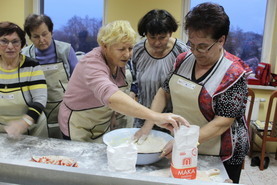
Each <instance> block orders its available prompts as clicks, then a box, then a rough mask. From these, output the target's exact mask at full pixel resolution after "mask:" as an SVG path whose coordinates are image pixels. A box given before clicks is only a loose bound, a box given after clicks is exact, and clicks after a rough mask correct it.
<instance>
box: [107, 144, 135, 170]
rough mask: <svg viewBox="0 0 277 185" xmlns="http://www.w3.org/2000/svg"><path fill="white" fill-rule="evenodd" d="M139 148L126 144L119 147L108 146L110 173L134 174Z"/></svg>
mask: <svg viewBox="0 0 277 185" xmlns="http://www.w3.org/2000/svg"><path fill="white" fill-rule="evenodd" d="M137 155H138V152H137V147H136V145H135V144H134V143H131V142H126V143H123V144H120V145H118V146H109V145H108V146H107V157H108V169H109V171H118V172H127V173H133V172H135V171H136V162H137Z"/></svg>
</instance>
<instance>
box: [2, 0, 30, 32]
mask: <svg viewBox="0 0 277 185" xmlns="http://www.w3.org/2000/svg"><path fill="white" fill-rule="evenodd" d="M32 7H33V0H8V1H7V0H1V6H0V21H10V22H13V23H15V24H18V25H19V26H20V27H21V28H23V24H24V19H25V17H26V16H27V15H28V14H29V13H31V12H32V11H33V8H32Z"/></svg>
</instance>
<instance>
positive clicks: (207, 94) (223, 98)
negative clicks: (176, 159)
mask: <svg viewBox="0 0 277 185" xmlns="http://www.w3.org/2000/svg"><path fill="white" fill-rule="evenodd" d="M229 25H230V21H229V17H228V15H227V14H226V13H225V11H224V8H223V7H222V6H220V5H218V4H212V3H203V4H200V5H198V6H196V7H194V8H193V9H192V10H191V11H189V12H188V14H187V15H186V16H185V30H186V32H187V34H188V42H189V43H190V47H191V51H189V52H186V53H182V54H180V55H179V56H178V57H177V60H176V63H175V69H174V71H173V72H172V73H171V74H169V75H168V79H167V80H166V81H165V83H164V85H163V87H162V88H160V89H159V90H158V93H157V94H156V96H155V98H154V101H153V103H152V105H151V109H152V110H154V111H159V112H161V111H162V110H163V108H164V107H165V104H166V100H167V98H166V97H168V98H169V97H170V98H171V100H172V105H173V113H176V114H179V115H181V116H183V117H184V118H185V119H187V120H188V122H189V123H190V124H194V125H199V126H200V127H201V129H200V136H199V143H200V145H199V147H198V149H199V154H207V155H219V156H220V157H221V159H222V161H223V164H224V166H225V168H226V171H227V173H228V175H229V177H230V179H232V181H233V182H234V183H238V182H239V178H240V172H241V168H242V164H243V161H244V157H245V155H246V154H247V152H248V149H249V137H248V128H247V126H246V122H245V105H246V102H247V84H246V76H247V74H248V72H250V71H251V70H250V68H249V67H248V66H246V65H244V63H243V62H242V61H241V60H240V59H239V58H238V57H236V56H234V55H232V54H230V53H228V52H227V51H225V50H224V47H223V46H224V44H225V42H226V39H227V36H228V32H229ZM146 124H147V123H146ZM172 144H173V142H170V143H168V145H167V146H166V147H165V148H164V152H163V155H165V156H168V157H169V156H170V153H171V150H172Z"/></svg>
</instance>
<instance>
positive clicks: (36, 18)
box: [24, 14, 54, 37]
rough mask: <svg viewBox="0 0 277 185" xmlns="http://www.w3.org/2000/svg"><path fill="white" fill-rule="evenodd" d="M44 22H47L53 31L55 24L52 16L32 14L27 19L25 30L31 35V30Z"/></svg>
mask: <svg viewBox="0 0 277 185" xmlns="http://www.w3.org/2000/svg"><path fill="white" fill-rule="evenodd" d="M42 23H45V24H46V26H47V28H48V30H49V31H50V32H51V33H53V28H54V24H53V22H52V20H51V18H50V17H49V16H47V15H38V14H31V15H29V16H28V17H26V19H25V23H24V30H25V31H26V33H27V35H28V36H29V37H31V31H33V30H34V29H36V28H38V27H39V26H40V25H41V24H42Z"/></svg>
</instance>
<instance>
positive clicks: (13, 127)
mask: <svg viewBox="0 0 277 185" xmlns="http://www.w3.org/2000/svg"><path fill="white" fill-rule="evenodd" d="M28 127H29V125H28V124H27V123H26V122H25V121H24V120H23V119H19V120H13V121H10V122H9V123H8V124H7V126H5V127H4V129H5V130H6V132H7V134H8V136H9V137H11V138H14V139H18V138H19V137H20V136H21V135H22V134H23V133H25V132H27V129H28Z"/></svg>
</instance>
